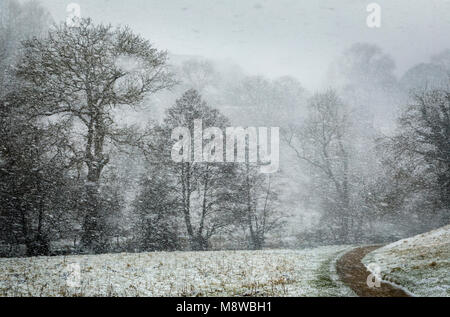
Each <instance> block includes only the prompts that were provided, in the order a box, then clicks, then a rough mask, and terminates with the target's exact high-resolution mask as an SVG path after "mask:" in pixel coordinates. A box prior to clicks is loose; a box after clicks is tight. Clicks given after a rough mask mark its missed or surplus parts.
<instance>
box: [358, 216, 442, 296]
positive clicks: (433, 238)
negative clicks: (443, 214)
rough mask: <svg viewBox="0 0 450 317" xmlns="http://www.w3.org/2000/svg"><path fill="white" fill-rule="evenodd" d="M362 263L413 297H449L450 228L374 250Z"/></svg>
mask: <svg viewBox="0 0 450 317" xmlns="http://www.w3.org/2000/svg"><path fill="white" fill-rule="evenodd" d="M363 263H364V264H365V265H366V266H368V265H369V264H370V263H374V264H376V265H378V266H379V267H380V269H381V272H380V275H381V278H382V279H383V280H386V281H390V282H392V283H394V284H396V285H399V286H401V287H402V288H404V289H405V290H407V291H409V292H410V293H412V295H417V296H450V225H448V226H446V227H443V228H440V229H437V230H434V231H430V232H427V233H424V234H421V235H418V236H415V237H412V238H409V239H404V240H400V241H397V242H395V243H392V244H389V245H387V246H385V247H383V248H381V249H378V250H375V251H373V252H371V253H369V254H368V255H367V256H366V257H365V258H364V259H363ZM373 267H374V266H373V265H372V268H373Z"/></svg>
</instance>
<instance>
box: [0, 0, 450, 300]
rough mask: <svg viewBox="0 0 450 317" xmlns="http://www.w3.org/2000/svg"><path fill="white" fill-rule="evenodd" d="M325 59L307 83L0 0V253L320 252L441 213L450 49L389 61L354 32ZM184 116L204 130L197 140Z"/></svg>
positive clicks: (448, 177)
mask: <svg viewBox="0 0 450 317" xmlns="http://www.w3.org/2000/svg"><path fill="white" fill-rule="evenodd" d="M449 48H450V43H449ZM323 67H324V68H325V69H327V75H326V84H325V85H324V87H325V88H322V89H317V90H315V91H310V90H308V89H306V88H305V87H304V85H303V84H302V82H300V81H299V80H298V79H296V78H295V77H291V76H284V77H278V78H269V77H264V76H263V75H250V74H248V73H247V72H246V71H244V70H243V69H241V68H240V67H239V66H238V65H236V64H234V63H231V62H221V61H216V60H212V59H211V60H210V59H207V58H202V57H197V56H183V55H176V54H172V53H171V52H170V51H167V50H166V48H165V47H156V46H155V44H153V42H152V38H144V37H143V36H141V35H140V34H139V33H137V32H135V31H134V30H133V29H132V28H131V27H128V26H125V25H115V24H105V23H103V22H99V21H96V20H95V19H91V18H81V19H80V20H78V21H77V23H76V25H72V24H70V23H66V22H55V21H54V20H53V18H52V17H51V15H50V13H49V12H48V11H47V9H46V8H45V7H44V6H42V5H40V4H39V3H38V2H36V1H18V0H1V1H0V256H1V257H5V258H20V257H35V256H67V255H95V254H118V253H127V254H135V253H144V252H155V251H168V252H169V251H170V252H171V251H180V252H181V251H220V252H225V251H227V250H249V252H250V251H251V250H268V249H288V250H289V249H291V250H299V249H302V250H303V249H305V248H317V250H318V251H317V252H318V253H317V254H319V255H318V256H321V255H320V254H322V253H323V252H325V251H324V250H328V251H326V252H332V254H337V253H336V252H338V251H339V252H340V251H342V250H344V249H343V248H342V247H341V248H338V247H335V249H326V248H330V247H325V246H331V245H336V246H337V245H342V246H343V245H376V244H387V243H391V242H394V241H397V240H399V239H403V238H407V237H411V236H414V235H417V234H421V233H424V232H427V231H430V230H434V229H437V228H440V227H443V226H446V225H448V224H450V50H444V51H442V52H441V53H438V54H435V55H434V56H432V58H430V59H429V60H423V61H422V62H420V63H418V64H416V65H413V66H412V67H410V68H409V69H408V70H407V71H405V72H403V73H402V74H400V75H398V73H396V72H395V67H396V61H395V60H394V59H393V58H392V57H390V56H389V55H388V54H387V53H385V52H384V51H383V49H382V48H381V47H379V46H377V45H375V44H370V43H355V44H354V45H352V46H350V47H348V48H347V49H346V50H345V51H343V52H340V53H339V57H338V58H336V59H335V60H334V61H333V62H332V63H331V64H330V65H324V66H323ZM198 122H201V124H202V128H201V129H202V130H203V129H208V128H215V130H214V129H213V130H210V132H211V131H212V133H207V135H206V136H205V135H203V137H202V135H200V136H199V138H198V135H197V137H196V131H195V130H196V129H195V128H196V127H195V123H198ZM180 127H181V128H182V130H181V131H182V133H180V135H176V137H174V134H173V133H174V131H177V130H176V129H179V128H180ZM230 127H236V128H238V127H242V130H241V132H242V131H243V132H248V133H247V138H245V135H244V139H241V140H239V139H237V140H236V142H235V143H234V142H233V141H234V139H232V140H231V142H230V140H229V139H227V138H228V135H227V134H226V132H227V131H229V129H230ZM249 127H266V128H263V129H262V130H260V131H259V132H260V135H259V137H258V138H257V137H256V132H255V133H253V134H252V133H250V132H251V131H257V130H256V129H258V128H256V129H255V128H252V129H250V128H249ZM272 127H276V129H275V128H272ZM246 128H249V129H247V130H244V129H246ZM253 129H255V130H253ZM259 129H261V128H259ZM204 131H208V130H204ZM214 131H215V132H217V133H220V136H219V134H217V133H216V134H215V133H214ZM249 131H250V132H249ZM261 131H263V132H264V137H261ZM269 131H271V132H270V133H269ZM278 131H279V134H278V133H275V132H278ZM222 132H223V134H222ZM204 134H205V133H204ZM222 135H223V136H222ZM252 135H253V137H254V141H255V142H256V141H257V140H259V141H260V142H256V143H255V142H252ZM225 136H226V137H227V138H226V137H225ZM262 141H264V142H262ZM211 142H212V143H214V144H215V146H214V148H213V149H212V148H211V146H210V144H211ZM262 143H264V144H262ZM177 144H178V145H177ZM180 144H181V145H182V146H180ZM208 144H209V145H208ZM196 146H199V147H200V148H203V151H204V152H203V156H205V155H206V154H205V153H206V152H208V153H209V154H210V155H213V156H214V155H215V159H210V160H202V159H200V160H196V159H194V160H192V159H191V158H192V156H193V154H194V152H195V148H196ZM278 147H279V148H278ZM186 149H187V150H186ZM205 149H206V150H205ZM205 151H206V152H205ZM225 152H226V153H225ZM262 152H264V153H266V154H265V155H262V154H261V153H262ZM201 154H202V152H200V157H202V156H201ZM209 154H208V155H209ZM278 154H279V158H278V157H276V155H278ZM174 155H175V156H177V157H178V158H179V159H173V157H174ZM191 155H192V156H191ZM235 155H236V157H235ZM267 155H268V156H269V159H267ZM263 157H264V159H266V162H264V159H263ZM225 158H227V159H225ZM228 158H229V159H228ZM235 158H236V159H235ZM276 160H278V161H276ZM275 161H276V162H275ZM267 164H269V166H267ZM274 164H275V165H276V166H275V169H271V171H270V172H268V173H267V172H261V171H262V170H263V169H264V167H266V168H270V167H271V166H270V165H274ZM278 165H279V166H278ZM272 167H273V166H272ZM447 242H448V241H447ZM324 248H325V249H324ZM321 250H322V251H321ZM245 252H247V251H245ZM267 252H269V253H268V254H271V253H270V252H278V251H273V250H272V251H267ZM286 252H287V253H286V254H287V255H286V258H288V257H289V256H293V255H290V254H291V253H289V252H293V251H286ZM301 252H309V251H301ZM321 252H322V253H321ZM156 253H157V252H156ZM156 253H155V254H156ZM164 254H165V256H170V255H169V254H166V253H164ZM195 254H196V255H195V256H194V257H200V256H199V255H198V254H201V253H198V254H197V253H195ZM223 254H226V253H223ZM233 254H234V253H233ZM243 254H244V255H243V256H244V257H246V256H250V255H249V254H247V253H243ZM302 254H303V253H302ZM308 254H309V253H305V255H304V256H305V257H306V258H308V257H309V255H308ZM323 254H325V253H323ZM327 254H331V253H327ZM111 256H112V255H111ZM219 256H220V255H219ZM230 256H231V255H230ZM232 256H235V255H232ZM258 256H259V255H258ZM258 256H256V255H255V261H262V260H261V259H260V260H258ZM272 256H274V257H275V258H276V257H277V255H276V253H275V255H272ZM302 256H303V255H302ZM199 259H200V258H199ZM198 261H200V260H198ZM217 261H218V260H217ZM267 261H275V260H274V259H272V260H267ZM112 262H114V261H112ZM5 263H6V262H5ZM255 263H256V262H255ZM261 263H264V261H262V262H261ZM267 263H269V262H267ZM274 265H275V264H274ZM202 267H204V268H207V264H204V266H202ZM261 268H262V264H261ZM94 269H95V268H94ZM304 269H305V270H308V269H307V267H305V268H304ZM255 270H256V268H255ZM447 272H448V271H447ZM283 274H287V273H286V272H283ZM283 276H284V275H283ZM286 281H287V282H286V283H287V284H289V282H288V281H289V280H288V279H287V278H286ZM1 286H2V284H1V283H0V289H1ZM205 287H206V286H205ZM208 287H209V286H208ZM224 287H225V286H224ZM184 291H185V293H183V294H191V293H189V290H187V289H185V290H184ZM205 292H206V291H205ZM210 292H213V291H212V290H211V291H210ZM446 292H447V293H446V294H447V296H448V294H449V293H448V290H447V291H446ZM149 294H150V293H149ZM151 294H158V293H151ZM205 294H208V293H207V292H206V293H205ZM230 294H233V293H232V291H231V290H230ZM239 294H241V293H239ZM109 295H114V294H109ZM241 295H242V294H241Z"/></svg>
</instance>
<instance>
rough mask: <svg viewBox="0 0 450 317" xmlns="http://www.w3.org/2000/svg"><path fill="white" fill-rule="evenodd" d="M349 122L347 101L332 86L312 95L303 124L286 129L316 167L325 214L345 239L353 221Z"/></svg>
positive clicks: (289, 138) (299, 154) (301, 156)
mask: <svg viewBox="0 0 450 317" xmlns="http://www.w3.org/2000/svg"><path fill="white" fill-rule="evenodd" d="M349 125H350V121H349V116H348V111H347V109H346V107H345V105H344V104H343V103H342V101H341V100H340V99H339V98H338V96H337V95H336V93H335V92H334V91H331V90H330V91H327V92H325V93H322V94H316V95H315V96H314V97H312V99H311V101H310V104H309V116H308V118H307V119H306V121H305V122H304V124H303V126H291V127H290V128H289V129H286V130H285V131H284V133H283V138H284V141H286V143H287V144H288V145H289V146H290V147H291V149H292V150H293V151H294V152H295V155H296V157H297V158H298V159H299V160H300V161H301V162H306V163H307V164H308V165H309V166H310V167H312V168H313V170H314V173H313V176H314V175H315V176H316V177H315V179H316V180H319V188H321V190H322V194H321V196H322V202H323V204H324V206H323V208H324V210H326V211H328V213H327V215H326V216H325V217H324V218H328V219H327V221H330V222H331V221H332V224H331V226H330V229H332V231H333V232H335V233H336V234H337V236H336V238H337V239H339V240H341V241H346V239H347V235H348V233H349V229H350V228H349V226H350V221H351V219H350V218H351V217H350V214H351V213H350V209H351V172H350V154H351V153H350V143H349V140H348V131H349ZM330 211H332V212H330Z"/></svg>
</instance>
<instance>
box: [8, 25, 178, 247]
mask: <svg viewBox="0 0 450 317" xmlns="http://www.w3.org/2000/svg"><path fill="white" fill-rule="evenodd" d="M166 60H167V54H166V53H165V52H163V51H159V50H157V49H156V48H154V47H153V46H152V45H151V44H150V42H148V41H147V40H145V39H143V38H142V37H141V36H139V35H135V34H133V33H132V32H131V31H130V29H128V28H126V27H125V28H117V29H114V28H112V27H111V26H110V25H101V24H100V25H95V24H93V23H92V21H91V20H90V19H82V20H81V21H80V24H79V26H77V27H70V26H68V25H66V24H62V25H60V26H57V27H55V28H52V29H51V30H50V31H49V33H48V36H47V37H46V38H43V39H38V38H34V39H31V40H27V41H25V42H24V43H23V57H22V58H21V60H20V61H19V63H18V65H17V75H18V76H19V78H21V79H22V80H23V81H24V82H25V84H26V88H25V89H24V91H23V93H24V94H26V95H27V96H28V99H29V100H30V101H31V102H30V103H29V113H30V114H31V115H32V116H35V117H50V118H52V119H54V120H59V121H61V120H65V122H66V126H67V129H70V130H71V131H72V136H73V138H72V140H73V142H72V143H71V144H70V145H69V148H70V149H71V151H72V155H73V158H72V161H73V162H76V163H78V164H84V167H85V169H86V183H85V184H86V191H85V193H86V196H85V206H84V207H85V220H84V224H83V231H84V234H83V244H84V245H85V246H86V247H87V248H89V249H92V250H93V251H95V250H96V249H97V246H96V245H97V242H96V241H97V240H98V238H99V237H98V233H99V228H98V224H97V219H98V218H99V217H100V215H99V214H98V213H99V212H100V210H99V207H98V205H99V203H98V188H99V182H100V176H101V174H102V171H103V169H104V168H105V166H106V165H107V164H108V162H109V160H110V158H109V151H110V149H111V146H114V145H120V144H124V143H128V144H129V143H133V141H135V138H134V136H133V135H130V133H129V130H128V129H121V128H120V127H119V126H118V125H117V124H116V120H117V116H116V115H115V109H117V108H119V107H122V106H129V107H134V106H137V105H139V104H140V103H141V102H142V101H143V100H144V97H145V96H146V95H147V94H151V93H155V92H157V91H159V90H161V89H164V88H167V87H170V86H171V85H172V84H173V81H172V78H171V75H170V73H169V72H168V70H167V65H166Z"/></svg>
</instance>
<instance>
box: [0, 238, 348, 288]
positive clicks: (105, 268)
mask: <svg viewBox="0 0 450 317" xmlns="http://www.w3.org/2000/svg"><path fill="white" fill-rule="evenodd" d="M348 249H349V247H346V246H328V247H319V248H315V249H305V250H267V251H218V252H173V253H166V252H155V253H140V254H130V253H123V254H105V255H85V256H67V257H36V258H15V259H0V296H245V295H254V296H351V295H354V294H353V293H352V291H351V290H349V289H348V288H347V287H346V286H344V285H343V284H342V283H339V281H336V280H335V277H334V276H335V273H333V265H334V261H335V260H336V258H337V257H338V256H339V255H340V254H342V252H344V251H346V250H348Z"/></svg>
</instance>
